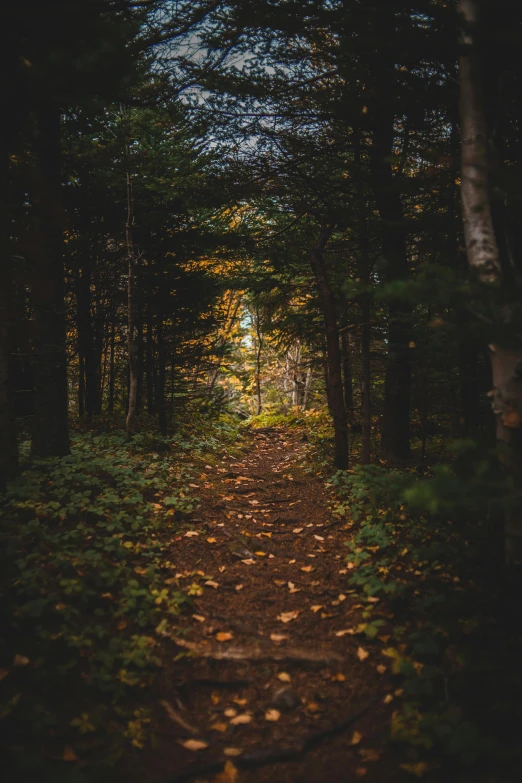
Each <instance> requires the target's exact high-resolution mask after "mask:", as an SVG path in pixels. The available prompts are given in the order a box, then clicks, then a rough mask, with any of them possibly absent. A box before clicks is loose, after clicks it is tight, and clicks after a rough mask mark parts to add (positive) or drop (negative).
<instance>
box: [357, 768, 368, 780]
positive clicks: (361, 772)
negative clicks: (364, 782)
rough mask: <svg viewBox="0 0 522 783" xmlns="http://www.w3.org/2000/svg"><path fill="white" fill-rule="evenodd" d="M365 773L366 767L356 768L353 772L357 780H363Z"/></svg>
mask: <svg viewBox="0 0 522 783" xmlns="http://www.w3.org/2000/svg"><path fill="white" fill-rule="evenodd" d="M367 772H368V770H367V769H366V767H357V769H356V770H355V774H356V775H357V777H358V778H363V777H364V776H365V775H366V774H367Z"/></svg>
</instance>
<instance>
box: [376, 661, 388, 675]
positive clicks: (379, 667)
mask: <svg viewBox="0 0 522 783" xmlns="http://www.w3.org/2000/svg"><path fill="white" fill-rule="evenodd" d="M377 671H378V672H379V674H384V673H385V672H386V666H383V665H382V663H380V664H379V665H378V666H377Z"/></svg>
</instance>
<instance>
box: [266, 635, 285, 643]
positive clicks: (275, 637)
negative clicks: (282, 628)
mask: <svg viewBox="0 0 522 783" xmlns="http://www.w3.org/2000/svg"><path fill="white" fill-rule="evenodd" d="M270 639H271V640H272V641H273V642H283V641H284V640H285V639H288V636H285V635H284V634H283V633H271V634H270Z"/></svg>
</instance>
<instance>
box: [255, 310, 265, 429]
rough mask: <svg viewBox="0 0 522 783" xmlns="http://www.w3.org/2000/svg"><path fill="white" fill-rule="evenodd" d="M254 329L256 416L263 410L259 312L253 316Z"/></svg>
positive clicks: (261, 347)
mask: <svg viewBox="0 0 522 783" xmlns="http://www.w3.org/2000/svg"><path fill="white" fill-rule="evenodd" d="M254 322H255V329H256V399H257V415H258V416H259V414H260V413H261V411H262V410H263V401H262V398H261V352H262V350H263V337H262V335H261V320H260V318H259V311H258V310H256V312H255V315H254Z"/></svg>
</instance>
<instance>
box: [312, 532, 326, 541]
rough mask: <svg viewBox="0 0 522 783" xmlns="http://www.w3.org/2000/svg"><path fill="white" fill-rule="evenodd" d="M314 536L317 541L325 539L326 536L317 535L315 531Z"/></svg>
mask: <svg viewBox="0 0 522 783" xmlns="http://www.w3.org/2000/svg"><path fill="white" fill-rule="evenodd" d="M314 538H315V540H316V541H324V537H323V536H316V535H315V533H314Z"/></svg>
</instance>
